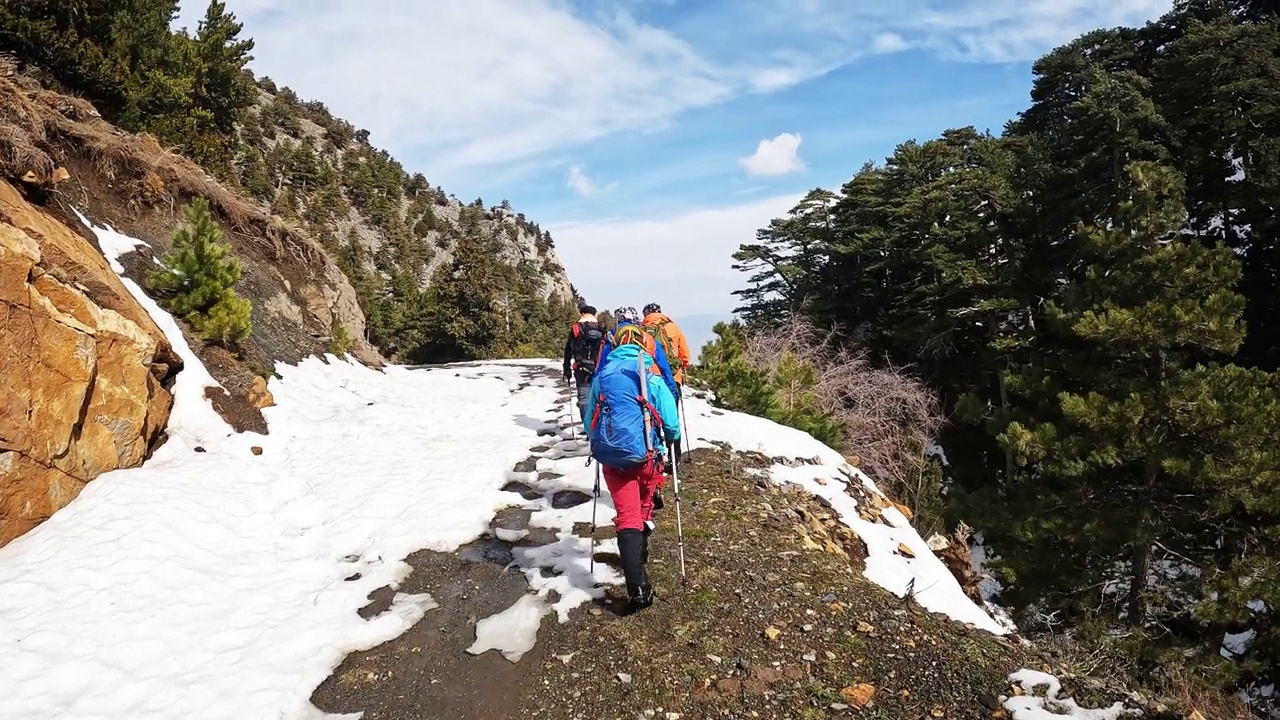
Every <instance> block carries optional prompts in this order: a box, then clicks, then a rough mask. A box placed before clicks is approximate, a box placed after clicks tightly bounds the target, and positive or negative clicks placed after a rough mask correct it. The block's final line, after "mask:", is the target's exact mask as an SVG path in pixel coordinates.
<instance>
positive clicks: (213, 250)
mask: <svg viewBox="0 0 1280 720" xmlns="http://www.w3.org/2000/svg"><path fill="white" fill-rule="evenodd" d="M183 214H184V215H185V222H184V223H183V224H182V225H181V226H180V227H179V228H178V229H177V230H176V231H175V232H174V234H173V247H172V248H171V249H170V250H169V252H168V253H165V256H164V257H163V258H162V259H161V268H160V269H159V270H157V271H155V272H154V273H152V275H151V278H150V280H151V286H152V288H154V289H155V290H156V291H157V292H158V293H159V294H160V295H161V296H162V297H163V298H164V304H165V307H167V308H168V309H169V311H170V312H173V313H174V314H175V315H177V316H179V317H181V318H182V319H184V320H186V321H187V322H189V323H191V326H192V327H194V328H195V329H196V330H197V331H198V332H199V333H200V335H201V336H202V337H204V339H205V340H207V341H209V342H212V343H216V344H218V345H223V346H226V347H231V346H234V345H235V344H237V343H239V342H240V341H241V340H244V339H245V338H247V337H248V336H249V333H250V332H251V331H252V327H253V326H252V323H251V321H250V318H249V316H250V313H251V311H252V309H253V306H252V304H251V303H250V302H249V301H248V300H246V299H244V298H242V297H240V296H238V295H236V291H235V284H236V282H237V281H238V280H239V279H240V273H241V270H240V263H239V261H237V260H236V258H235V257H234V256H233V255H231V248H230V246H228V245H227V244H226V243H224V242H223V234H222V228H220V227H218V224H217V223H216V222H214V220H213V215H212V214H211V213H210V211H209V203H208V202H207V201H205V200H204V199H203V198H198V199H196V200H194V201H192V203H191V204H190V205H188V206H187V207H186V209H185V210H184V211H183Z"/></svg>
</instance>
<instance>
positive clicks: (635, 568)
mask: <svg viewBox="0 0 1280 720" xmlns="http://www.w3.org/2000/svg"><path fill="white" fill-rule="evenodd" d="M647 540H648V538H646V537H645V534H644V532H642V531H640V530H636V529H635V528H627V529H625V530H619V531H618V555H619V556H621V558H622V576H623V577H624V578H626V581H627V598H628V599H629V600H630V601H631V612H635V611H637V610H643V609H644V608H647V607H649V606H650V605H652V604H653V588H651V587H649V572H648V571H647V570H646V569H645V561H646V560H647V559H648V557H647V556H648V552H647V551H648V548H647V547H646V546H647V545H648V542H647Z"/></svg>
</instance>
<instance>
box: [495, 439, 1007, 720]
mask: <svg viewBox="0 0 1280 720" xmlns="http://www.w3.org/2000/svg"><path fill="white" fill-rule="evenodd" d="M685 457H686V458H687V462H685V463H682V468H681V483H680V490H681V493H680V494H681V511H682V514H683V522H684V530H685V553H686V567H687V572H688V577H687V582H685V583H682V582H681V579H680V575H679V563H678V557H677V554H676V551H677V548H676V538H675V521H674V516H675V502H674V496H673V495H672V493H671V491H670V489H669V488H668V490H667V493H666V501H667V502H666V508H665V509H664V510H663V511H662V513H661V514H660V515H659V528H658V532H657V533H656V534H655V535H654V536H653V539H652V540H651V558H650V561H649V572H650V575H651V579H652V581H653V584H654V588H655V590H656V592H657V597H658V599H657V602H656V603H655V605H654V606H653V607H651V608H649V609H647V610H645V611H642V612H639V613H636V614H634V615H627V616H621V617H619V616H617V615H616V614H615V612H616V609H619V608H622V607H625V603H624V602H623V600H622V597H621V591H620V589H617V588H611V589H610V593H609V595H610V597H609V598H608V600H607V601H601V602H600V603H598V604H597V605H596V606H595V607H594V608H592V609H589V611H588V612H582V611H577V612H575V613H574V619H575V621H574V622H570V623H568V624H565V625H559V624H557V623H548V624H547V625H546V626H544V627H543V629H542V631H541V634H540V636H539V639H538V643H539V645H540V646H544V647H546V648H547V650H548V652H550V653H551V654H554V655H563V654H567V653H570V652H574V653H576V654H575V655H574V656H573V658H572V659H571V660H570V662H569V663H567V664H565V663H562V662H560V661H557V660H544V661H543V662H542V666H541V668H540V673H539V675H538V678H537V682H533V683H530V684H528V685H525V686H523V688H522V692H521V702H520V703H519V704H518V707H519V709H520V710H519V714H518V715H516V716H515V717H538V718H565V719H566V720H567V719H569V718H575V717H582V718H603V717H637V716H645V717H659V718H662V717H674V716H673V715H671V713H678V714H680V716H681V717H683V718H711V717H732V718H741V717H753V718H805V719H807V718H815V719H816V718H829V717H834V718H846V717H859V718H864V717H869V718H930V717H939V718H974V719H977V718H991V717H992V710H991V708H990V707H988V706H989V704H990V702H991V700H992V698H993V697H994V693H999V692H1006V691H1007V687H1008V685H1007V682H1006V678H1007V676H1008V674H1009V673H1010V672H1012V671H1013V670H1016V669H1018V668H1019V667H1022V666H1024V664H1025V662H1026V657H1025V653H1024V651H1023V650H1021V649H1020V648H1018V647H1016V646H1014V645H1012V644H1011V643H1009V642H1008V641H1007V640H1003V639H999V638H996V637H995V636H992V635H990V634H987V633H984V632H981V631H978V630H975V629H973V628H971V627H967V626H964V625H961V624H959V623H955V622H952V621H950V620H949V619H947V618H945V617H944V616H940V615H936V614H933V613H930V612H927V611H925V610H923V609H922V608H920V607H919V606H918V605H916V604H915V603H914V602H913V601H911V600H910V599H902V598H898V597H895V596H894V595H893V594H891V593H889V592H887V591H885V590H883V589H881V588H880V587H878V586H876V585H874V584H872V583H871V582H869V581H868V580H866V579H865V578H864V577H863V576H862V569H863V567H862V562H863V557H864V555H863V551H862V548H861V546H860V543H859V542H858V541H857V540H856V536H853V537H852V539H850V536H849V534H848V532H847V530H846V531H843V532H842V531H841V528H843V526H842V525H836V524H835V523H834V522H832V521H831V519H830V518H831V515H830V511H829V509H828V508H826V507H824V506H823V505H822V504H821V503H819V502H817V501H815V500H814V499H813V498H812V497H811V496H809V495H808V494H806V493H803V492H800V491H798V489H795V488H791V487H788V488H779V487H776V486H773V485H772V484H770V483H760V482H757V478H755V477H753V476H752V475H751V474H750V470H751V469H752V467H753V466H754V467H756V468H758V467H760V466H762V465H763V464H764V462H765V461H764V460H763V459H760V458H755V459H752V458H748V457H746V456H743V455H740V454H733V455H731V454H730V453H727V452H725V451H721V450H715V451H713V450H695V451H692V452H690V453H688V454H686V456H685ZM575 530H576V531H579V532H581V531H587V532H588V533H589V530H590V528H589V527H582V528H575ZM599 555H600V556H601V557H599V558H598V561H609V560H615V558H614V557H611V558H605V557H604V555H605V554H604V553H600V554H599ZM619 673H625V676H626V681H623V680H620V679H619V675H618V674H619ZM863 683H865V684H867V685H870V686H871V687H873V688H874V689H875V692H874V695H873V697H872V698H871V700H870V702H869V703H868V704H867V705H866V706H865V707H864V708H863V709H861V710H856V709H854V708H853V706H852V703H853V700H852V698H854V697H856V693H855V692H854V688H855V686H857V685H859V684H863ZM864 690H865V689H864ZM842 691H844V694H842ZM651 713H652V714H651Z"/></svg>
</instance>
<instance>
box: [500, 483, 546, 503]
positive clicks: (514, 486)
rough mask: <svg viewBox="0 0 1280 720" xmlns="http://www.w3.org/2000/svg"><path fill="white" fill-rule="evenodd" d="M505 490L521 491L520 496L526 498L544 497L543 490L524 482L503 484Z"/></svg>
mask: <svg viewBox="0 0 1280 720" xmlns="http://www.w3.org/2000/svg"><path fill="white" fill-rule="evenodd" d="M502 491H503V492H513V493H520V497H522V498H524V499H525V500H537V499H539V498H541V497H542V491H541V490H537V489H535V488H532V487H530V486H529V485H527V484H525V483H522V482H509V483H507V484H506V485H503V486H502Z"/></svg>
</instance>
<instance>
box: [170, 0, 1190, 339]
mask: <svg viewBox="0 0 1280 720" xmlns="http://www.w3.org/2000/svg"><path fill="white" fill-rule="evenodd" d="M204 4H205V3H204V2H202V1H201V0H184V13H183V17H182V22H183V24H186V25H188V26H191V27H194V25H195V21H196V19H197V18H198V16H199V14H200V13H201V12H202V11H203V7H204ZM227 4H228V6H229V8H230V9H231V10H232V11H233V12H235V13H236V14H237V16H238V17H239V18H240V19H241V20H242V21H243V22H244V23H245V30H246V33H247V34H249V35H251V36H253V37H254V38H255V39H256V40H257V42H258V47H257V48H256V49H255V52H254V54H255V56H256V59H255V60H254V62H253V63H252V64H251V67H252V68H253V69H254V70H255V71H256V72H257V73H258V74H259V75H264V74H265V75H269V76H271V77H272V78H273V79H275V80H276V81H277V82H278V83H281V84H285V85H289V86H291V87H293V88H294V89H295V90H297V91H298V92H299V93H300V94H301V95H302V96H303V97H305V98H309V99H310V98H314V99H319V100H321V101H323V102H325V104H327V105H328V106H329V107H330V109H332V110H333V111H334V112H335V113H336V114H338V115H340V116H342V117H346V118H348V119H349V120H351V121H352V122H353V123H355V124H356V125H357V126H359V127H364V128H367V129H369V130H370V131H371V133H372V139H373V141H374V143H375V144H378V145H380V146H382V147H386V148H387V149H388V150H390V151H391V152H392V154H394V155H395V156H396V157H397V158H399V159H400V160H401V162H403V163H404V165H405V166H406V168H407V169H409V170H410V171H411V172H415V171H420V172H423V173H424V174H426V176H427V177H428V179H429V180H430V181H431V182H432V183H435V184H440V185H442V186H443V187H444V188H445V190H446V191H448V192H451V193H454V194H456V195H457V196H458V197H460V198H462V199H463V200H466V201H470V200H473V199H475V198H476V197H477V196H478V197H483V198H484V199H485V201H486V202H487V203H489V204H496V203H498V202H499V201H500V200H502V199H504V198H505V199H508V200H510V201H511V202H512V204H513V205H514V206H515V207H516V209H517V210H519V211H521V212H524V213H525V214H526V215H527V216H528V217H529V218H530V219H532V220H534V221H536V222H538V223H540V224H541V225H542V226H543V227H545V228H549V229H550V230H551V231H552V233H553V235H554V237H555V239H556V244H557V249H558V251H559V253H560V255H561V259H562V260H563V261H564V263H565V265H566V267H567V268H568V270H569V273H570V278H571V279H572V280H573V282H574V283H575V285H577V286H578V288H579V289H580V290H581V291H582V292H583V293H584V295H586V296H587V297H588V299H590V300H592V301H593V302H595V303H596V304H598V305H601V306H607V307H614V306H617V305H636V306H639V305H642V304H644V303H646V302H649V301H657V302H661V303H662V304H663V306H664V309H666V310H667V311H668V312H670V313H671V314H672V315H673V316H675V317H677V318H679V317H681V316H694V315H711V316H727V315H728V314H729V313H730V311H731V310H732V308H733V307H734V298H733V297H732V296H731V295H730V292H731V291H732V290H733V289H735V288H738V287H740V286H741V284H742V277H741V276H740V274H738V273H736V272H734V271H733V270H732V269H730V264H731V262H732V261H731V258H730V257H729V255H730V253H732V252H733V250H734V249H736V248H737V246H738V245H739V244H740V243H742V242H749V241H751V240H752V238H753V236H754V231H755V229H756V228H758V227H761V226H762V225H764V224H766V223H767V222H768V220H769V219H770V218H772V217H775V216H778V215H780V214H782V213H784V212H785V211H786V210H787V209H788V208H789V207H790V206H791V205H792V204H794V202H795V200H796V199H798V198H799V196H800V195H802V194H803V193H804V192H805V191H806V190H808V189H809V188H812V187H816V186H824V187H837V186H838V185H839V184H841V183H842V182H844V181H845V180H847V179H848V178H849V177H851V176H852V175H853V173H854V172H856V171H857V169H858V168H859V166H861V165H862V163H864V162H865V161H868V160H873V161H880V160H881V159H883V158H884V157H885V156H886V155H888V154H889V153H891V152H892V151H893V148H894V146H895V145H897V144H898V143H900V142H902V141H905V140H908V139H912V138H918V139H926V138H928V137H931V136H934V135H936V134H937V133H938V132H940V131H941V130H944V129H946V128H948V127H959V126H964V125H974V126H977V127H978V128H980V129H990V130H991V131H992V132H996V133H998V132H999V131H1000V129H1001V127H1002V126H1003V125H1004V123H1005V122H1006V121H1007V120H1009V119H1011V118H1012V117H1013V116H1014V115H1015V114H1016V113H1017V112H1018V111H1019V110H1020V109H1022V108H1023V107H1024V106H1025V105H1026V103H1027V97H1028V91H1029V90H1030V83H1031V73H1030V66H1031V62H1032V61H1033V60H1034V59H1035V58H1037V57H1039V56H1040V55H1042V54H1043V53H1044V52H1046V51H1048V50H1050V49H1051V48H1053V47H1054V46H1056V45H1059V44H1061V43H1063V42H1066V41H1068V40H1070V39H1072V38H1073V37H1075V36H1077V35H1079V34H1080V33H1082V32H1085V31H1087V30H1090V29H1093V28H1096V27H1106V26H1114V25H1119V24H1140V23H1142V22H1144V21H1146V20H1148V19H1152V18H1155V17H1157V16H1158V15H1160V14H1161V13H1163V12H1165V11H1167V10H1168V8H1169V5H1170V1H1169V0H696V1H695V0H614V1H612V2H609V1H606V0H599V1H596V0H432V1H431V2H423V1H422V0H368V2H361V3H356V2H349V1H347V0H308V1H307V2H305V3H304V2H297V1H296V0H228V2H227ZM704 319H705V318H704Z"/></svg>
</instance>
